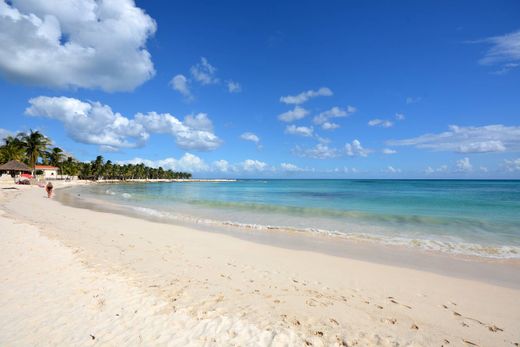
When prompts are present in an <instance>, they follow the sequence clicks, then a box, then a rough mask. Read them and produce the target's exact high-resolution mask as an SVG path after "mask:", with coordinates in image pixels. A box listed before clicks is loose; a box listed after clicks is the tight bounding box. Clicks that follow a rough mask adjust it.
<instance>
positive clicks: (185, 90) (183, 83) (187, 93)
mask: <svg viewBox="0 0 520 347" xmlns="http://www.w3.org/2000/svg"><path fill="white" fill-rule="evenodd" d="M170 86H171V87H172V88H173V89H174V90H176V91H178V92H179V93H181V95H182V96H184V97H185V98H186V99H193V95H192V94H191V90H190V86H189V81H188V79H187V78H186V76H184V75H180V74H179V75H176V76H175V77H173V78H172V80H171V81H170Z"/></svg>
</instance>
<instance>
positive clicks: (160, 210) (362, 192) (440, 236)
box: [80, 180, 520, 258]
mask: <svg viewBox="0 0 520 347" xmlns="http://www.w3.org/2000/svg"><path fill="white" fill-rule="evenodd" d="M80 189H82V191H83V193H84V194H87V195H89V194H91V195H95V196H96V197H97V198H103V199H108V200H110V201H112V202H117V203H120V204H125V205H128V206H130V207H131V208H133V209H134V210H136V211H137V212H140V213H148V214H156V215H161V216H163V217H170V218H171V219H172V220H174V219H179V218H181V219H184V220H193V221H194V222H198V223H216V224H218V223H222V222H226V223H227V224H231V225H235V226H237V227H240V226H242V227H244V226H248V227H255V228H259V229H263V228H264V229H266V230H271V231H272V229H275V228H290V229H293V230H298V231H308V232H322V233H329V234H332V235H336V236H340V237H348V238H361V239H371V240H375V241H380V242H386V243H395V244H406V245H409V246H413V247H422V248H426V249H432V250H439V251H444V252H453V253H463V254H473V255H480V256H486V257H507V258H520V181H505V180H493V181H491V180H485V181H484V180H240V181H237V182H220V183H201V182H193V183H153V184H152V183H142V184H139V183H136V184H112V185H103V184H100V185H91V186H87V187H82V188H80ZM267 227H269V229H267Z"/></svg>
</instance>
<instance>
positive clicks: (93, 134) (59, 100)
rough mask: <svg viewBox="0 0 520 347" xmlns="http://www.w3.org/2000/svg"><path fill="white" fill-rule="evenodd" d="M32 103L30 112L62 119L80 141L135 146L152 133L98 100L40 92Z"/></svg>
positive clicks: (27, 112) (75, 138)
mask: <svg viewBox="0 0 520 347" xmlns="http://www.w3.org/2000/svg"><path fill="white" fill-rule="evenodd" d="M29 103H30V104H31V106H30V107H29V108H27V109H26V111H25V113H26V114H27V115H30V116H43V117H47V118H51V119H56V120H59V121H61V122H62V123H63V125H64V127H65V130H66V131H67V133H68V135H69V136H70V137H71V138H72V139H74V140H75V141H78V142H81V143H88V144H96V145H104V146H110V147H111V148H122V147H123V148H125V147H126V148H132V147H138V146H142V145H143V144H144V142H145V141H146V140H147V139H148V136H149V134H148V132H147V131H146V130H145V128H144V127H143V125H142V124H140V123H139V122H137V121H135V120H131V119H128V118H126V117H124V116H123V115H121V114H120V113H117V112H113V111H112V109H111V108H110V106H107V105H103V104H101V103H99V102H83V101H80V100H78V99H74V98H66V97H46V96H40V97H37V98H33V99H30V100H29ZM110 147H109V148H110Z"/></svg>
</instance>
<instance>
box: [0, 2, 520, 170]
mask: <svg viewBox="0 0 520 347" xmlns="http://www.w3.org/2000/svg"><path fill="white" fill-rule="evenodd" d="M0 99H1V104H2V109H1V111H0V120H1V123H0V135H5V134H9V133H16V132H18V131H27V130H28V129H30V128H32V129H39V130H41V131H42V132H44V133H45V134H47V135H48V136H50V137H51V138H52V139H53V140H54V142H55V144H56V145H58V146H60V147H62V148H64V149H65V150H66V151H68V152H69V153H71V154H73V155H74V156H75V157H76V158H78V159H79V160H91V159H93V158H94V157H95V156H96V155H98V154H102V155H103V156H104V157H105V158H107V159H111V160H113V161H120V162H140V161H143V162H145V163H146V164H148V165H154V166H158V165H161V166H163V167H167V168H172V169H175V170H188V171H192V172H193V173H194V176H195V177H316V178H318V177H327V178H329V177H330V178H342V177H349V178H350V177H352V178H358V177H393V178H411V177H421V178H422V177H424V178H436V177H439V178H448V177H455V178H502V177H503V178H519V177H520V3H519V2H518V1H498V2H492V1H457V2H453V1H440V2H439V1H428V2H427V1H421V2H417V1H393V2H390V1H388V2H381V1H325V2H324V1H299V2H294V1H285V2H281V1H247V2H244V1H224V2H216V1H206V2H203V1H175V2H173V1H172V2H159V1H153V2H151V1H138V2H136V3H134V2H132V1H129V0H118V1H105V2H98V1H93V0H74V1H71V3H70V7H68V8H63V7H62V6H61V7H60V6H55V5H53V1H43V0H30V1H29V0H25V1H19V0H12V1H7V2H5V1H4V0H0Z"/></svg>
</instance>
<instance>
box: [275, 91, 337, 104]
mask: <svg viewBox="0 0 520 347" xmlns="http://www.w3.org/2000/svg"><path fill="white" fill-rule="evenodd" d="M331 95H332V90H330V89H329V88H327V87H321V88H320V89H318V90H307V91H305V92H301V93H300V94H298V95H287V96H282V97H280V102H283V103H284V104H290V105H301V104H303V103H304V102H306V101H307V100H309V99H312V98H315V97H318V96H331Z"/></svg>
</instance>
